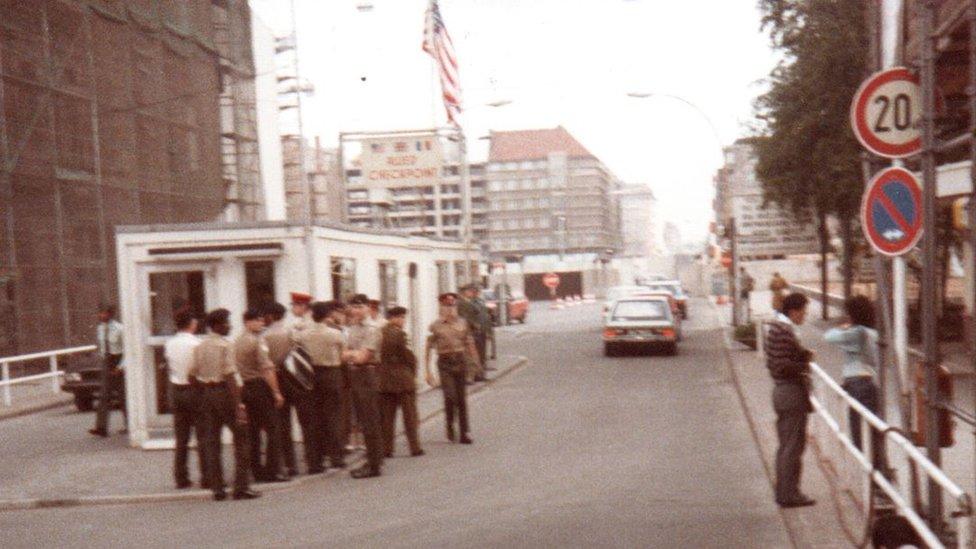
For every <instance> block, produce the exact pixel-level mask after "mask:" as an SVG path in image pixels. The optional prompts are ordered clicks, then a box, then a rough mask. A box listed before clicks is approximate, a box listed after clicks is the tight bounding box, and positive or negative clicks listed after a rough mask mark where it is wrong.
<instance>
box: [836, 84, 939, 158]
mask: <svg viewBox="0 0 976 549" xmlns="http://www.w3.org/2000/svg"><path fill="white" fill-rule="evenodd" d="M921 117H922V93H921V88H920V87H919V84H918V77H917V76H915V75H914V74H912V72H911V71H909V70H908V69H907V68H905V67H895V68H892V69H886V70H883V71H881V72H877V73H875V74H873V75H872V76H871V77H870V78H868V79H867V80H866V81H865V82H864V83H863V84H861V88H860V89H859V90H857V94H855V95H854V103H853V104H852V105H851V127H852V128H853V129H854V135H856V136H857V140H858V141H860V142H861V145H864V147H865V148H866V149H868V150H869V151H871V152H873V153H874V154H876V155H878V156H884V157H886V158H904V157H906V156H911V155H913V154H916V153H917V152H918V151H920V150H921V148H922V128H921V124H920V123H919V122H920V120H921Z"/></svg>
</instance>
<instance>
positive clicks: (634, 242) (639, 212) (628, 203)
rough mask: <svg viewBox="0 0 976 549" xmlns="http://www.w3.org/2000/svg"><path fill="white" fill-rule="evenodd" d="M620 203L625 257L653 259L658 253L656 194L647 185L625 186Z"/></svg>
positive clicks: (619, 194)
mask: <svg viewBox="0 0 976 549" xmlns="http://www.w3.org/2000/svg"><path fill="white" fill-rule="evenodd" d="M617 197H618V199H619V201H620V234H621V237H622V239H623V250H622V255H623V256H624V257H651V256H653V255H655V254H656V253H657V247H658V243H657V239H656V234H657V233H656V231H655V225H656V223H657V219H656V215H655V211H654V208H655V204H656V202H657V200H656V199H655V198H654V193H653V192H652V191H651V189H650V188H648V187H647V186H646V185H624V186H623V187H621V188H620V190H618V191H617Z"/></svg>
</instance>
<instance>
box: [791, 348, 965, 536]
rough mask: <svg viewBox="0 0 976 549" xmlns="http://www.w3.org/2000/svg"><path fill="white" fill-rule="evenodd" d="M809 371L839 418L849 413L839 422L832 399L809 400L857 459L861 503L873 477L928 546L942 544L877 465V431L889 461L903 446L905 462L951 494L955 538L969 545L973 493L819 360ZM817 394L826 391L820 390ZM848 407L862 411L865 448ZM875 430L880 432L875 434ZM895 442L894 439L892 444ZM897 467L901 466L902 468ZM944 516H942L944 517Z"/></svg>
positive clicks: (867, 499)
mask: <svg viewBox="0 0 976 549" xmlns="http://www.w3.org/2000/svg"><path fill="white" fill-rule="evenodd" d="M810 370H811V372H812V374H813V376H814V380H815V382H817V383H816V385H815V388H817V389H821V388H824V389H827V390H828V391H829V396H833V397H834V402H835V403H836V404H839V405H840V410H841V413H840V414H839V416H840V417H842V418H845V419H844V420H841V421H838V420H837V419H836V418H835V417H834V415H832V414H831V413H830V410H829V408H830V403H828V402H825V401H824V400H823V399H822V398H819V397H818V395H816V394H811V396H810V401H811V403H812V404H813V408H814V411H815V412H816V413H817V415H818V416H819V417H820V418H821V419H822V420H823V423H824V424H825V425H826V427H827V428H828V429H829V430H830V432H831V434H832V435H833V437H834V439H836V441H837V442H838V443H839V444H840V445H841V446H842V447H843V449H844V450H846V451H847V453H848V454H850V455H851V456H852V457H853V458H854V461H855V462H856V465H857V468H858V471H857V472H858V473H859V476H860V479H861V482H862V484H861V488H862V490H863V492H862V493H863V494H864V498H863V499H862V504H863V505H864V506H865V508H867V507H868V506H869V505H870V498H871V494H870V490H871V483H872V482H873V483H874V484H875V485H876V486H877V487H878V488H880V489H881V491H883V492H884V493H885V494H886V495H887V496H888V498H889V499H890V500H891V502H892V503H893V504H894V506H895V507H896V508H897V510H898V512H899V513H900V514H901V515H902V516H904V517H905V518H906V519H907V520H908V521H909V522H910V523H911V524H912V527H913V528H914V529H915V531H916V532H917V533H918V535H919V536H920V537H921V538H922V540H924V541H925V543H926V544H927V545H928V546H929V547H944V545H943V543H942V541H941V540H940V539H939V537H938V536H937V535H936V533H935V532H933V531H932V529H931V528H930V527H929V525H928V524H927V523H926V521H925V519H923V518H922V517H921V516H920V515H919V513H918V512H916V510H915V509H914V508H913V506H912V504H911V503H910V501H909V500H910V499H911V496H909V495H906V494H905V493H904V492H903V491H902V489H899V486H897V485H896V484H897V481H894V480H893V479H889V478H887V477H885V475H884V474H883V472H882V471H880V470H878V469H876V468H875V467H874V466H873V463H874V456H873V455H872V453H873V451H874V449H873V446H874V445H873V444H872V442H871V441H872V437H873V436H879V437H883V440H884V443H885V444H884V445H883V452H884V454H885V457H887V458H888V460H889V461H890V460H892V459H893V457H894V456H892V454H891V452H889V450H891V449H894V448H897V449H900V450H901V451H902V456H901V457H902V459H903V460H904V463H905V465H908V466H914V467H916V468H917V469H919V470H921V471H922V472H923V473H924V474H925V475H926V476H927V477H928V478H929V479H931V480H932V481H934V482H935V483H936V484H938V485H939V486H940V487H941V489H942V490H943V491H944V493H946V494H948V495H949V496H951V498H952V499H953V500H954V501H955V504H956V509H955V511H954V512H953V513H952V517H953V519H954V520H955V522H956V543H957V546H958V547H966V548H968V547H970V546H971V542H972V530H971V528H972V514H973V508H972V499H971V497H970V495H969V494H967V493H966V492H964V491H963V490H962V488H960V487H959V486H958V485H957V484H956V483H955V482H953V481H952V479H950V478H949V477H948V476H947V475H946V474H945V472H943V471H942V469H940V468H939V467H937V466H936V465H935V464H934V463H932V462H931V461H930V460H929V459H928V458H927V457H925V455H924V454H923V453H922V452H921V451H920V450H919V449H918V448H917V447H916V446H915V445H914V444H913V443H912V441H910V440H909V439H907V438H906V437H905V436H904V435H903V434H902V433H901V432H899V431H897V430H896V429H895V428H894V427H892V426H891V425H889V424H888V423H886V422H884V421H883V420H881V419H880V418H879V417H878V416H877V415H875V414H874V413H872V412H871V411H870V410H868V409H867V408H865V407H864V405H862V404H861V403H860V402H858V401H857V400H855V399H854V398H853V397H852V396H851V395H850V394H848V393H847V392H846V391H845V390H844V389H842V388H841V386H840V385H839V384H838V383H837V382H836V381H834V379H833V378H832V377H831V376H830V375H829V374H827V372H825V371H824V370H823V369H822V368H821V367H820V366H819V365H817V364H815V363H810ZM816 392H817V393H822V391H820V390H818V391H816ZM850 410H853V411H856V412H857V413H858V414H860V416H861V418H862V420H861V422H860V426H861V433H862V436H861V440H862V441H863V442H862V444H861V446H862V447H863V448H864V450H861V449H858V448H857V447H856V446H855V445H854V443H853V441H852V440H851V437H850V435H849V433H847V432H846V431H848V430H847V429H845V428H844V426H843V425H844V423H846V421H847V420H846V418H847V416H848V413H849V411H850ZM874 433H878V435H875V434H874ZM888 443H891V444H888ZM898 469H899V470H903V468H901V467H899V468H898ZM940 520H941V517H940Z"/></svg>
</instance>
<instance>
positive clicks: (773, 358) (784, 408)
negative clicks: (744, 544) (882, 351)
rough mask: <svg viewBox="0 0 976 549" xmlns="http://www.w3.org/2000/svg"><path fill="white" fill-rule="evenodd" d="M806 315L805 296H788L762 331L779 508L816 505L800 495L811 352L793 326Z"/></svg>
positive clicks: (800, 322) (797, 324)
mask: <svg viewBox="0 0 976 549" xmlns="http://www.w3.org/2000/svg"><path fill="white" fill-rule="evenodd" d="M806 315H807V297H806V296H805V295H803V294H800V293H792V294H790V295H788V296H786V297H785V298H784V299H783V307H782V310H781V311H780V312H778V313H776V318H775V320H774V321H773V322H771V323H770V324H769V328H768V329H767V331H766V342H765V343H766V344H765V346H764V347H765V349H766V367H767V368H769V374H770V376H772V378H773V383H774V384H775V385H774V387H773V409H774V410H776V434H777V437H778V438H779V448H778V449H777V450H776V487H775V490H776V503H778V504H779V506H780V507H787V508H789V507H805V506H808V505H813V504H815V503H816V502H815V501H814V500H813V499H811V498H809V497H807V496H805V495H804V494H803V493H801V492H800V474H801V472H802V460H803V450H804V448H805V447H806V440H807V415H808V414H809V413H810V412H812V411H813V407H812V405H811V404H810V378H809V375H810V361H811V360H813V353H812V352H811V351H810V350H808V349H806V348H805V347H803V346H802V345H801V344H800V341H799V339H797V336H796V331H795V330H796V327H797V326H799V325H801V324H803V321H804V320H805V319H806Z"/></svg>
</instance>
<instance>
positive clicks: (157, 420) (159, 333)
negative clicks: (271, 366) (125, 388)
mask: <svg viewBox="0 0 976 549" xmlns="http://www.w3.org/2000/svg"><path fill="white" fill-rule="evenodd" d="M215 276H216V275H215V271H214V268H213V267H212V266H211V265H208V264H206V263H204V264H196V263H188V264H167V265H165V266H161V265H153V266H147V267H145V268H144V270H143V276H142V284H143V289H144V291H143V295H142V300H141V301H142V311H143V314H142V315H140V316H141V318H142V319H143V323H144V326H143V330H142V333H143V334H146V337H145V338H144V347H143V351H144V355H143V356H144V357H145V359H146V360H145V362H144V364H143V367H144V369H143V372H146V373H147V374H148V375H146V376H145V378H144V380H143V381H144V384H143V387H144V389H145V393H144V394H145V395H146V397H145V402H144V403H143V405H144V406H145V411H146V412H145V418H146V427H147V430H148V434H149V438H151V439H152V438H171V437H172V436H173V433H172V426H173V421H172V415H171V414H172V412H171V410H170V405H171V399H170V394H169V390H170V384H169V375H168V371H167V365H166V359H165V357H164V355H163V345H164V344H165V343H166V340H168V339H169V338H170V337H171V336H173V335H174V334H175V333H176V326H175V324H174V322H173V317H174V315H175V314H176V313H177V312H179V311H182V310H189V311H191V312H192V313H193V314H194V316H196V317H197V318H200V319H203V317H204V315H205V314H206V311H208V310H210V309H211V308H215V307H216V305H215V304H214V303H213V302H212V300H213V297H212V296H214V295H215V294H216V292H215ZM200 333H201V334H202V333H203V324H202V323H201V325H200Z"/></svg>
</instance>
